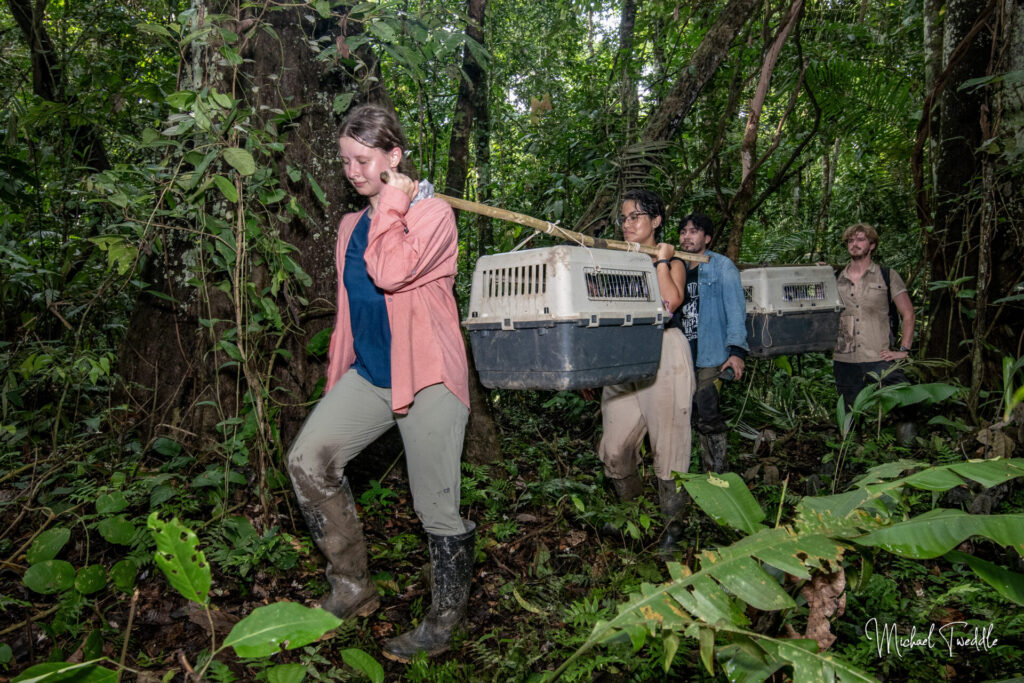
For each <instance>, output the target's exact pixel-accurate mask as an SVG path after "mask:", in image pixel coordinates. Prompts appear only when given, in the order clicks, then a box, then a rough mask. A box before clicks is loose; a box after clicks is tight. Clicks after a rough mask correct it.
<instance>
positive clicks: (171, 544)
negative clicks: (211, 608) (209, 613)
mask: <svg viewBox="0 0 1024 683" xmlns="http://www.w3.org/2000/svg"><path fill="white" fill-rule="evenodd" d="M148 524H149V528H150V529H151V530H152V532H153V538H154V539H155V540H156V553H155V557H156V564H157V566H158V567H160V569H161V570H163V573H164V575H165V576H166V577H167V580H168V581H169V582H170V583H171V585H172V586H174V588H175V589H177V591H178V592H179V593H181V594H182V595H184V596H185V597H186V598H188V599H189V600H191V601H193V602H198V603H199V604H201V605H205V604H206V602H207V599H208V597H209V593H210V565H209V564H208V563H207V562H206V556H205V555H204V554H203V551H202V550H200V549H199V539H198V538H197V537H196V535H195V533H194V532H193V531H192V530H191V529H188V528H186V527H184V526H182V524H181V522H179V521H178V520H177V518H175V519H172V520H171V521H170V522H166V523H165V522H163V521H161V520H160V519H159V518H157V515H156V513H155V512H154V513H152V514H151V515H150V516H149V521H148Z"/></svg>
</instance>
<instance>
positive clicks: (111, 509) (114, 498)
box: [96, 491, 128, 515]
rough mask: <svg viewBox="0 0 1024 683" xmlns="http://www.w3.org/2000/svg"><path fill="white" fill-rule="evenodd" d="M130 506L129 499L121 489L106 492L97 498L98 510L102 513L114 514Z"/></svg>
mask: <svg viewBox="0 0 1024 683" xmlns="http://www.w3.org/2000/svg"><path fill="white" fill-rule="evenodd" d="M126 507H128V499H127V498H125V497H124V494H123V493H122V492H120V491H114V492H113V493H104V494H103V495H101V496H99V497H98V498H96V512H98V513H99V514H101V515H113V514H116V513H118V512H120V511H121V510H124V509H125V508H126Z"/></svg>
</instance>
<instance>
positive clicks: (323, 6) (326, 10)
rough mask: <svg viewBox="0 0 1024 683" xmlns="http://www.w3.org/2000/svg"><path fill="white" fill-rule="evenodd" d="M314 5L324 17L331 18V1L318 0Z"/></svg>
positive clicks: (317, 11)
mask: <svg viewBox="0 0 1024 683" xmlns="http://www.w3.org/2000/svg"><path fill="white" fill-rule="evenodd" d="M314 7H316V13H317V14H319V15H320V17H321V18H322V19H330V18H331V3H329V2H328V1H327V0H316V3H315V5H314Z"/></svg>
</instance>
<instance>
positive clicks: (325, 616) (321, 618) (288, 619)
mask: <svg viewBox="0 0 1024 683" xmlns="http://www.w3.org/2000/svg"><path fill="white" fill-rule="evenodd" d="M340 624H341V619H339V618H337V617H336V616H334V615H333V614H331V613H329V612H325V611H324V610H322V609H320V608H310V607H305V606H303V605H299V604H297V603H294V602H276V603H274V604H272V605H267V606H265V607H257V608H256V609H255V610H253V612H252V614H250V615H249V616H247V617H246V618H245V619H242V620H241V621H240V622H238V623H237V624H235V626H234V628H232V629H231V633H229V634H228V637H227V638H226V639H225V640H224V646H225V647H231V648H234V650H235V654H236V655H238V656H239V657H266V656H268V655H272V654H274V653H275V652H277V651H278V650H280V649H281V648H282V647H284V648H285V649H286V650H293V649H295V648H297V647H302V646H303V645H308V644H309V643H312V642H313V641H315V640H317V639H318V638H320V637H321V636H322V635H323V634H325V633H327V632H328V631H330V630H331V629H335V628H338V626H339V625H340Z"/></svg>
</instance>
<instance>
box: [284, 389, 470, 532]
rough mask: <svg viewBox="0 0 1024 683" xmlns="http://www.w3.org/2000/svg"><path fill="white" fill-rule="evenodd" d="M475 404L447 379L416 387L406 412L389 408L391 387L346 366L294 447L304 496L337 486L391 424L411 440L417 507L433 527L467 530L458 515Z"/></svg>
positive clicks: (292, 465) (408, 459)
mask: <svg viewBox="0 0 1024 683" xmlns="http://www.w3.org/2000/svg"><path fill="white" fill-rule="evenodd" d="M468 417H469V409H468V408H466V406H465V405H463V403H462V402H461V401H460V400H459V399H457V398H456V397H455V394H453V393H452V392H450V391H449V390H448V388H447V387H446V386H445V385H443V384H434V385H432V386H429V387H425V388H423V389H420V390H419V391H418V392H416V398H415V400H414V401H413V403H412V405H411V406H409V412H408V413H406V414H405V415H396V414H395V413H393V412H391V390H390V389H382V388H381V387H375V386H374V385H372V384H370V383H369V382H367V381H366V380H365V379H363V378H362V377H360V376H359V373H357V372H356V371H355V370H352V369H350V370H348V371H347V372H346V373H345V374H344V375H342V376H341V379H339V380H338V383H337V384H335V385H334V387H333V388H332V389H331V390H330V392H328V393H327V395H326V396H324V397H323V398H322V399H320V402H319V403H318V404H317V405H316V408H314V409H313V412H312V413H311V414H310V415H309V417H308V418H306V423H305V424H304V425H303V426H302V430H301V431H300V432H299V435H298V436H297V437H296V438H295V443H293V444H292V447H291V450H290V451H289V452H288V473H289V474H290V475H291V478H292V486H293V487H294V488H295V495H296V497H297V498H298V499H299V504H300V505H304V506H316V505H319V504H320V503H322V502H323V501H324V500H326V499H328V498H330V497H332V496H334V495H335V494H337V493H338V490H339V484H340V482H341V479H342V477H344V476H345V465H347V464H348V462H349V461H350V460H351V459H352V458H354V457H356V455H358V454H359V452H360V451H362V450H363V449H364V448H366V447H367V446H368V445H370V443H371V442H372V441H374V440H375V439H376V438H377V437H378V436H380V435H381V434H383V433H384V432H386V431H387V430H388V429H389V428H390V427H391V426H392V425H395V424H397V425H398V431H399V432H400V433H401V434H402V443H403V444H404V445H405V464H406V468H407V470H408V473H409V488H410V489H412V503H413V508H414V509H415V510H416V515H417V516H418V517H419V518H420V522H422V523H423V528H424V530H426V532H427V533H430V534H434V535H435V536H453V535H456V534H461V533H465V530H466V529H465V527H464V526H463V524H462V517H461V516H460V515H459V494H460V493H461V491H460V485H461V481H462V477H461V472H460V460H461V458H462V438H463V435H464V433H465V431H466V420H467V419H468Z"/></svg>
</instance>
